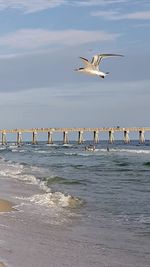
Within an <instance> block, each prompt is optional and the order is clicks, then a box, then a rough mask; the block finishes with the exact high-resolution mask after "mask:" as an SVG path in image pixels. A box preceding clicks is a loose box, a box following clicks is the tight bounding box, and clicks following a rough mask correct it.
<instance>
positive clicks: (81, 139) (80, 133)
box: [78, 131, 84, 144]
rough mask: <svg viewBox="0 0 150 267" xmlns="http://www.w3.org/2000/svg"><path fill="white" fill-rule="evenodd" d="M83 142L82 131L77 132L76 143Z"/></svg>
mask: <svg viewBox="0 0 150 267" xmlns="http://www.w3.org/2000/svg"><path fill="white" fill-rule="evenodd" d="M83 142H84V139H83V131H79V132H78V144H82V143H83Z"/></svg>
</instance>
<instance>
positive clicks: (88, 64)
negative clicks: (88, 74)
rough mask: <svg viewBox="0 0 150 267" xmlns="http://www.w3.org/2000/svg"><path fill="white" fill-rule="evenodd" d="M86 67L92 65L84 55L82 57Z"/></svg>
mask: <svg viewBox="0 0 150 267" xmlns="http://www.w3.org/2000/svg"><path fill="white" fill-rule="evenodd" d="M80 58H81V60H82V61H83V63H84V64H85V66H86V67H91V63H90V62H89V61H88V60H87V59H86V58H84V57H80Z"/></svg>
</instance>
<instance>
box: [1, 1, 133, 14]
mask: <svg viewBox="0 0 150 267" xmlns="http://www.w3.org/2000/svg"><path fill="white" fill-rule="evenodd" d="M127 1H128V0H107V1H105V0H81V1H78V0H21V1H20V0H11V1H10V0H0V10H4V9H8V8H11V9H21V10H23V11H24V12H25V13H34V12H38V11H42V10H46V9H49V8H55V7H59V6H63V5H70V6H98V5H108V4H118V3H123V2H127Z"/></svg>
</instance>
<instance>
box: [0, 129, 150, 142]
mask: <svg viewBox="0 0 150 267" xmlns="http://www.w3.org/2000/svg"><path fill="white" fill-rule="evenodd" d="M74 132H76V133H77V142H78V144H82V143H83V142H84V133H87V132H92V133H93V142H94V143H95V144H96V143H98V142H99V134H101V133H102V132H104V133H106V132H107V133H108V141H109V143H113V142H114V141H115V133H117V132H120V133H122V136H123V140H124V142H125V143H129V142H130V137H129V133H130V132H135V133H138V139H139V142H140V143H144V142H145V135H144V134H145V132H150V127H142V128H141V127H129V128H122V127H112V128H110V127H103V128H31V129H10V130H8V129H2V130H0V133H1V136H2V138H1V143H2V145H5V144H6V143H7V134H12V133H15V134H16V143H17V144H20V143H22V142H23V134H24V133H31V134H32V140H31V141H32V144H36V143H37V140H38V134H40V133H47V143H48V144H52V143H53V137H54V134H55V133H62V141H63V143H64V144H67V143H69V133H74Z"/></svg>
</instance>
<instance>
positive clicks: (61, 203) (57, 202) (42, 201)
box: [26, 192, 81, 208]
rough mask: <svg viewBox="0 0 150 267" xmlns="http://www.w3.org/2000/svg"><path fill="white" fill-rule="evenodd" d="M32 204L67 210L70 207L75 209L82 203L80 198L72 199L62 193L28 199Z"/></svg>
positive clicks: (46, 194) (40, 195)
mask: <svg viewBox="0 0 150 267" xmlns="http://www.w3.org/2000/svg"><path fill="white" fill-rule="evenodd" d="M26 200H29V201H30V202H32V203H35V204H38V205H41V206H46V207H53V208H65V207H70V208H74V207H77V206H78V205H79V204H81V201H80V200H79V199H78V198H75V197H72V196H70V195H64V194H63V193H61V192H49V193H45V194H37V195H34V196H31V197H29V198H26Z"/></svg>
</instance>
